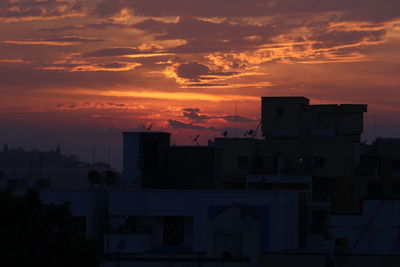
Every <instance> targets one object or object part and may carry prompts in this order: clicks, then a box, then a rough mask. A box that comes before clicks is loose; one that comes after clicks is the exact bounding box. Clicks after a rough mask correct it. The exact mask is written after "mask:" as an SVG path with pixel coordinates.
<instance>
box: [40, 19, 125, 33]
mask: <svg viewBox="0 0 400 267" xmlns="http://www.w3.org/2000/svg"><path fill="white" fill-rule="evenodd" d="M128 27H129V25H127V24H124V23H119V22H115V21H114V20H112V19H106V20H102V21H99V22H96V23H89V24H82V25H67V26H62V27H52V28H41V29H39V30H38V31H39V32H50V33H60V32H66V31H77V30H86V29H92V30H108V29H124V28H128Z"/></svg>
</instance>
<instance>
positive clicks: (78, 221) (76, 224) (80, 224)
mask: <svg viewBox="0 0 400 267" xmlns="http://www.w3.org/2000/svg"><path fill="white" fill-rule="evenodd" d="M72 229H73V230H74V232H75V233H78V234H81V235H86V217H85V216H74V217H72Z"/></svg>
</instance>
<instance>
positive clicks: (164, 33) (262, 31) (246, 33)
mask: <svg viewBox="0 0 400 267" xmlns="http://www.w3.org/2000/svg"><path fill="white" fill-rule="evenodd" d="M299 26H301V24H298V23H296V24H292V23H288V22H282V21H281V22H280V23H274V24H268V25H253V24H247V23H243V22H239V21H234V20H224V21H221V22H213V21H206V20H203V19H198V18H194V17H180V18H179V20H178V21H176V22H163V21H161V20H155V19H147V20H144V21H142V22H140V23H137V24H134V25H132V27H133V28H135V29H140V30H143V31H145V32H147V33H151V34H154V35H155V37H154V38H155V39H156V40H171V39H183V40H186V41H187V42H186V44H183V45H181V46H178V47H174V48H171V49H170V50H169V51H170V52H174V53H202V52H210V51H211V52H213V51H232V50H240V49H246V48H255V47H256V46H257V45H260V44H264V43H267V42H271V38H273V37H275V36H277V35H279V34H282V33H284V32H286V31H288V30H290V29H293V28H294V27H299Z"/></svg>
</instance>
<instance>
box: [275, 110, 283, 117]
mask: <svg viewBox="0 0 400 267" xmlns="http://www.w3.org/2000/svg"><path fill="white" fill-rule="evenodd" d="M276 113H277V114H278V117H282V116H283V108H277V109H276Z"/></svg>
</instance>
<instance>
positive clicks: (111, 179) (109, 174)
mask: <svg viewBox="0 0 400 267" xmlns="http://www.w3.org/2000/svg"><path fill="white" fill-rule="evenodd" d="M105 182H106V184H108V185H113V186H116V185H117V184H118V174H117V173H116V172H114V171H112V170H107V171H105Z"/></svg>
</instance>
